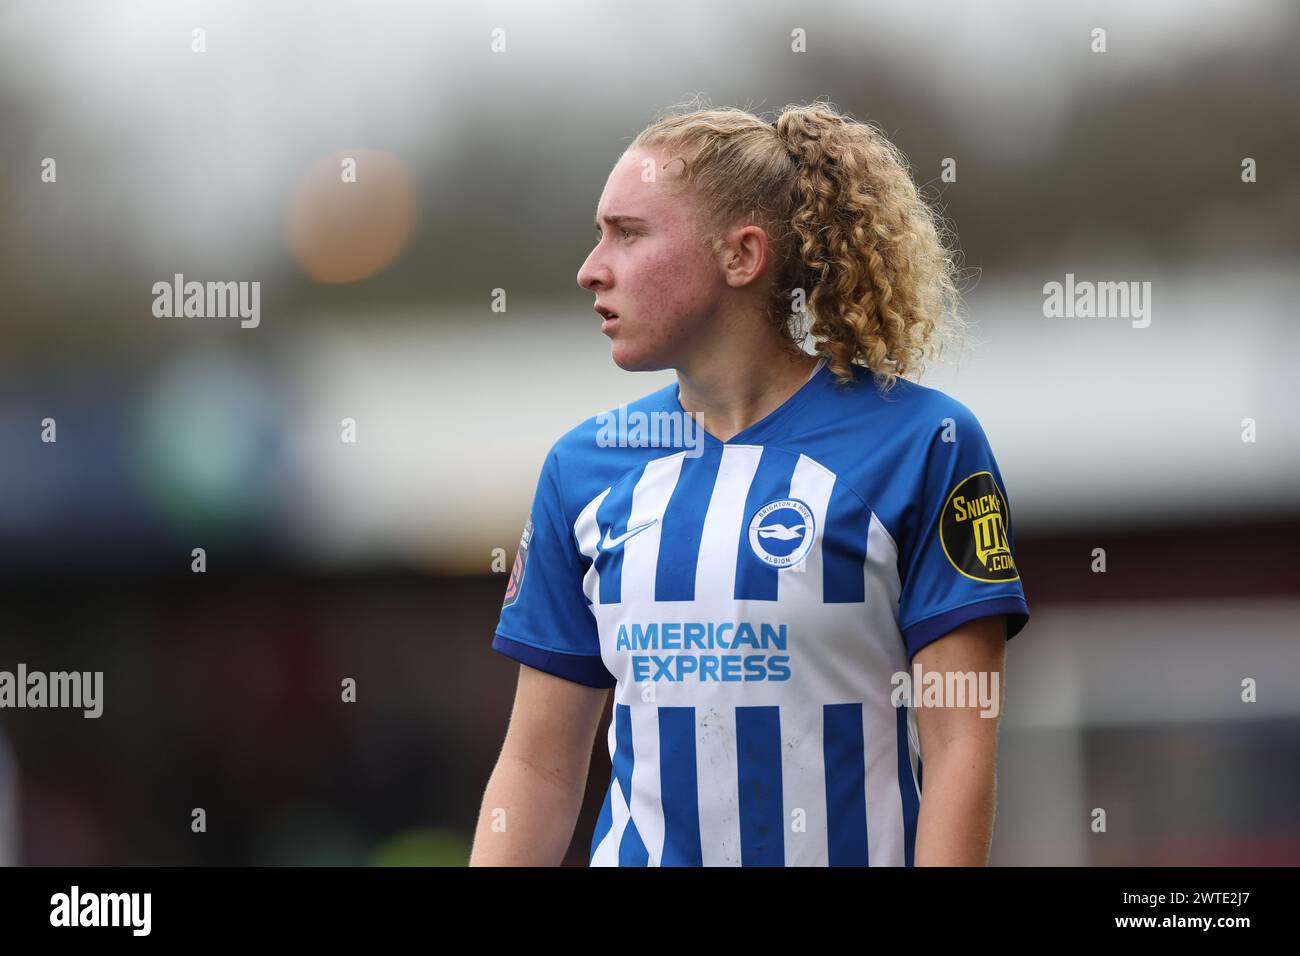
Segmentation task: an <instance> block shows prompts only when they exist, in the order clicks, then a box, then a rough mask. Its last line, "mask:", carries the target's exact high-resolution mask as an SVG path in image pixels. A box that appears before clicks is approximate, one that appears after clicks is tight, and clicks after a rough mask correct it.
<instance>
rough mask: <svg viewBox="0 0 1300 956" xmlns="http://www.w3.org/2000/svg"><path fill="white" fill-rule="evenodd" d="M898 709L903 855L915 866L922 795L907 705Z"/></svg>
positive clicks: (909, 863)
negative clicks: (909, 737)
mask: <svg viewBox="0 0 1300 956" xmlns="http://www.w3.org/2000/svg"><path fill="white" fill-rule="evenodd" d="M897 711H898V792H899V794H900V796H901V797H902V798H903V857H904V865H905V866H914V865H915V863H914V859H915V856H916V818H917V816H918V815H919V814H920V812H921V795H920V794H919V793H918V792H917V790H916V782H915V781H914V780H913V779H912V757H911V748H910V746H909V745H908V742H907V705H906V704H904V705H902V706H900V707H898V708H897Z"/></svg>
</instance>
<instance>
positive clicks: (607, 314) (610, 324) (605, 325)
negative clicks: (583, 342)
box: [595, 302, 618, 332]
mask: <svg viewBox="0 0 1300 956" xmlns="http://www.w3.org/2000/svg"><path fill="white" fill-rule="evenodd" d="M595 310H596V314H597V315H599V316H600V317H601V318H603V319H604V320H605V321H604V322H602V323H601V324H600V330H601V331H602V332H608V331H610V330H611V329H612V328H614V327H615V326H616V325H617V324H618V313H617V312H615V311H614V310H613V309H610V308H607V307H606V306H603V305H601V304H600V303H599V302H597V303H596V305H595Z"/></svg>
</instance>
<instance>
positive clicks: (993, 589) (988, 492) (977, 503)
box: [898, 403, 1029, 658]
mask: <svg viewBox="0 0 1300 956" xmlns="http://www.w3.org/2000/svg"><path fill="white" fill-rule="evenodd" d="M955 406H956V407H955V408H953V409H951V410H949V411H948V412H947V413H946V415H945V417H944V418H943V419H942V420H941V421H939V422H938V423H937V427H936V429H935V431H934V433H933V435H932V436H931V439H930V444H929V448H928V452H927V454H926V455H925V458H924V464H923V467H922V469H921V474H920V475H919V476H918V480H917V482H916V485H915V494H916V496H917V498H916V500H915V502H914V507H913V508H912V509H909V510H910V512H911V515H912V527H911V528H910V529H909V531H910V533H909V534H908V535H907V537H906V541H907V544H906V546H905V548H904V551H905V553H904V554H902V555H900V559H901V560H900V570H901V572H902V575H901V576H902V590H901V593H900V596H899V610H898V620H899V629H900V630H901V631H902V634H903V640H904V642H905V643H906V645H907V651H908V656H909V658H910V657H912V656H914V655H915V654H916V652H917V651H919V650H920V649H921V648H922V647H924V646H925V645H927V644H929V643H931V642H932V641H935V640H937V639H938V638H940V637H942V636H944V635H945V634H947V633H949V632H950V631H952V630H954V629H955V628H957V627H960V626H961V625H962V624H965V623H966V622H967V621H971V620H974V619H976V618H980V617H989V616H991V615H996V614H1005V615H1007V639H1008V640H1010V639H1011V638H1012V637H1014V636H1015V635H1016V634H1018V633H1019V632H1020V630H1021V629H1022V628H1023V627H1024V626H1025V624H1026V622H1028V620H1029V605H1028V603H1027V602H1026V600H1025V593H1024V590H1023V588H1022V587H1021V583H1020V571H1019V568H1018V567H1017V565H1016V561H1015V557H1014V552H1015V539H1014V535H1013V531H1012V524H1011V510H1010V505H1009V503H1008V501H1007V496H1006V490H1005V486H1004V485H1003V483H1002V475H1001V473H1000V472H999V470H998V465H997V462H996V460H994V457H993V450H992V449H991V448H990V447H989V443H988V438H987V437H986V436H985V434H984V429H983V428H982V427H981V426H980V423H979V421H978V420H977V419H976V418H975V416H974V414H973V413H971V411H970V410H969V409H968V408H966V407H965V406H964V405H960V404H959V403H955Z"/></svg>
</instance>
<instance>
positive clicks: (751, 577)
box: [733, 447, 811, 601]
mask: <svg viewBox="0 0 1300 956" xmlns="http://www.w3.org/2000/svg"><path fill="white" fill-rule="evenodd" d="M798 463H799V456H798V455H795V454H792V453H791V452H788V451H782V450H780V449H776V448H770V447H769V448H764V449H763V454H762V457H760V458H759V460H758V471H757V472H755V473H754V480H753V481H752V482H751V483H750V485H749V494H747V495H746V496H745V511H744V517H743V518H742V520H741V522H740V529H739V532H738V533H739V534H740V547H739V548H738V553H737V555H736V590H735V594H734V595H733V596H734V597H735V599H736V600H737V601H775V600H776V599H777V575H778V574H780V573H781V572H780V571H779V570H778V569H777V568H774V567H772V566H771V565H770V564H767V563H765V562H764V561H763V560H762V559H761V558H760V557H759V556H758V555H756V554H755V553H754V551H753V549H752V548H751V547H750V544H749V523H750V521H752V520H753V518H754V514H755V512H757V511H758V509H759V508H761V507H763V505H765V504H767V503H768V502H769V501H774V500H776V499H777V498H788V497H790V479H791V478H793V477H794V468H795V465H796V464H798ZM808 530H809V533H811V529H808Z"/></svg>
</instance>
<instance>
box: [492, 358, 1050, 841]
mask: <svg viewBox="0 0 1300 956" xmlns="http://www.w3.org/2000/svg"><path fill="white" fill-rule="evenodd" d="M706 424H707V423H706ZM692 427H694V429H695V430H694V432H693V434H692V432H691V429H692ZM674 429H678V430H677V431H674ZM665 436H667V438H668V439H670V440H665ZM688 439H689V440H688ZM656 442H657V443H656ZM1013 549H1014V542H1013V537H1012V528H1011V519H1010V512H1009V509H1008V505H1007V499H1006V496H1005V492H1004V487H1003V484H1002V477H1001V475H1000V473H999V471H998V466H997V463H996V462H995V461H994V458H993V453H992V451H991V449H990V447H989V444H988V441H987V439H986V437H985V435H984V431H983V429H982V428H981V427H980V424H979V422H978V421H977V420H976V418H975V416H974V414H973V413H972V412H971V411H970V409H968V408H967V407H966V406H965V405H963V404H961V403H960V402H958V401H956V400H955V399H953V398H951V397H949V396H947V395H945V394H944V393H942V392H940V391H938V390H936V389H932V388H927V387H924V386H921V385H917V384H915V383H912V382H908V381H906V380H899V381H898V383H897V385H896V386H895V388H894V389H893V390H892V391H891V392H889V393H888V394H884V395H882V394H881V392H880V391H879V389H878V388H877V387H876V385H875V384H874V382H873V380H872V377H871V374H870V373H869V372H868V371H867V370H866V369H863V368H857V369H856V381H855V382H853V383H850V384H848V385H845V386H841V385H839V384H838V383H837V382H836V381H835V378H834V376H833V375H832V374H831V372H830V369H829V368H827V367H826V365H825V362H824V361H823V362H822V363H820V364H819V366H818V368H817V370H816V371H815V372H814V373H813V375H812V377H811V378H810V379H809V380H808V382H807V383H805V384H804V386H803V387H802V388H801V389H800V390H799V391H797V392H796V393H795V394H794V395H793V396H791V397H790V398H789V399H788V400H787V401H786V402H785V404H783V405H782V406H781V407H780V408H778V409H776V410H775V411H773V412H772V413H771V414H769V415H768V416H767V417H765V418H764V419H762V420H761V421H759V422H757V423H755V424H754V425H751V426H750V427H748V428H746V429H745V430H743V431H742V432H740V433H739V434H737V435H735V436H734V437H732V438H731V439H729V440H728V441H726V442H721V441H718V440H717V439H716V438H714V437H713V436H712V435H709V434H708V433H707V432H705V431H703V430H702V429H699V428H698V426H694V423H693V422H692V421H691V420H690V419H689V418H688V416H687V415H686V413H685V411H684V410H683V409H682V407H681V404H680V402H679V401H678V391H677V386H676V384H673V385H670V386H668V387H666V388H663V389H661V390H659V391H656V392H654V393H652V394H650V395H647V396H646V397H644V398H642V399H640V400H639V401H637V402H635V403H633V404H631V405H628V406H625V407H622V408H620V409H618V410H616V411H612V412H609V413H605V414H603V415H598V416H595V417H594V418H592V419H589V420H588V421H586V422H584V423H582V424H581V425H579V426H578V427H576V428H574V429H573V430H572V431H570V432H569V433H568V434H566V435H565V436H563V437H562V438H561V439H560V440H559V441H558V442H556V443H555V445H554V446H553V447H552V449H551V451H550V454H549V455H548V456H547V458H546V462H545V465H544V466H543V468H542V472H541V478H540V480H539V482H538V485H537V491H536V495H535V497H534V500H533V504H532V510H531V513H530V516H529V519H528V522H527V525H526V526H525V529H524V536H523V539H522V541H521V543H520V549H519V553H518V555H517V557H516V560H515V565H514V569H513V571H512V573H511V580H510V584H509V586H508V588H507V592H506V598H505V603H504V606H503V607H502V610H501V617H500V622H499V625H498V627H497V630H496V634H495V636H494V638H493V642H492V646H493V647H494V648H495V649H496V650H498V651H500V652H501V653H503V654H506V655H507V656H509V657H511V658H514V659H515V660H518V661H520V662H522V663H524V664H527V665H529V666H530V667H535V668H538V669H540V670H543V671H547V672H549V673H552V674H556V675H559V676H561V677H564V678H567V679H569V680H573V681H577V682H579V683H582V684H587V685H590V686H593V687H612V688H614V710H613V717H612V719H611V721H610V725H609V751H610V759H611V762H612V765H613V768H612V773H611V775H610V781H609V787H608V790H607V792H606V795H605V801H604V805H603V807H602V809H601V812H600V817H599V820H598V821H597V825H596V830H595V833H594V834H593V836H592V842H591V859H590V862H591V865H593V866H602V865H608V866H645V865H649V866H701V865H703V866H724V865H744V866H783V865H791V866H795V865H822V866H825V865H832V866H842V865H857V866H863V865H873V866H882V865H883V866H889V865H894V866H902V865H911V864H912V859H913V847H914V844H915V834H916V820H917V811H918V808H919V803H920V789H921V781H922V765H921V754H920V748H919V744H918V736H917V730H916V715H915V711H914V710H912V709H910V708H908V707H907V706H900V707H895V706H894V704H893V703H892V702H891V693H892V692H893V690H894V688H895V684H894V683H893V682H892V678H893V675H895V674H897V673H899V672H906V671H909V670H910V661H911V658H912V655H914V654H915V653H916V652H917V651H918V650H919V649H920V648H922V647H924V646H925V645H926V644H928V643H930V642H931V641H934V640H935V639H937V638H939V637H941V636H943V635H944V634H947V633H948V632H949V631H951V630H953V629H954V628H956V627H958V626H959V625H961V624H962V623H964V622H966V621H968V620H971V619H973V618H978V617H983V616H987V615H993V614H1006V615H1008V618H1007V620H1008V634H1007V636H1008V638H1010V637H1012V636H1014V635H1015V634H1016V633H1017V632H1018V631H1019V630H1020V629H1021V628H1022V627H1024V625H1025V622H1026V621H1027V620H1028V617H1029V608H1028V606H1027V604H1026V602H1025V596H1024V592H1023V590H1022V588H1021V585H1020V578H1019V574H1018V571H1017V569H1016V566H1015V562H1014V560H1013V559H1012V552H1013Z"/></svg>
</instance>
